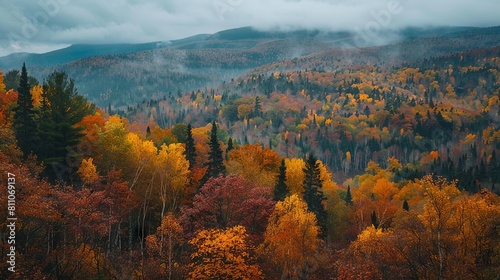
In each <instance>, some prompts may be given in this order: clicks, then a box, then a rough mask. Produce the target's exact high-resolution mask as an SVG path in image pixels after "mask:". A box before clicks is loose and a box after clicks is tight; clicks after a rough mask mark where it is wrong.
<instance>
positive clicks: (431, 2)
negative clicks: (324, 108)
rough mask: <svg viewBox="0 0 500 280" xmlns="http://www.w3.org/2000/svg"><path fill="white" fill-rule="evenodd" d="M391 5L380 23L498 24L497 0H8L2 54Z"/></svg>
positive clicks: (283, 22) (361, 23) (352, 23)
mask: <svg viewBox="0 0 500 280" xmlns="http://www.w3.org/2000/svg"><path fill="white" fill-rule="evenodd" d="M394 3H395V4H396V5H397V6H398V8H399V10H398V11H400V12H398V13H390V18H389V19H388V18H387V17H386V18H383V20H384V26H383V27H384V28H389V29H398V28H403V27H408V26H423V27H425V26H481V27H483V26H494V25H500V18H499V17H498V11H500V1H498V0H476V1H470V0H454V1H451V0H418V1H417V0H189V1H187V0H170V1H165V0H150V1H139V0H110V1H101V0H86V1H78V0H37V1H32V0H17V1H11V0H6V1H2V3H1V4H0V6H2V10H3V11H7V12H4V13H3V15H2V17H0V55H6V54H9V53H12V52H20V51H28V52H33V51H34V52H43V51H47V50H50V49H54V48H58V47H60V46H63V45H69V44H75V43H125V42H126V43H139V42H151V41H165V40H172V39H179V38H183V37H187V36H191V35H196V34H201V33H214V32H217V31H220V30H225V29H230V28H237V27H242V26H254V27H256V28H259V29H263V30H270V29H281V30H293V29H321V30H329V31H340V30H349V31H353V30H356V29H363V28H365V27H366V26H367V24H368V25H369V23H370V22H373V21H376V20H377V15H381V14H382V13H384V12H383V11H387V9H388V5H395V4H394ZM379 20H382V19H379ZM368 27H369V26H368Z"/></svg>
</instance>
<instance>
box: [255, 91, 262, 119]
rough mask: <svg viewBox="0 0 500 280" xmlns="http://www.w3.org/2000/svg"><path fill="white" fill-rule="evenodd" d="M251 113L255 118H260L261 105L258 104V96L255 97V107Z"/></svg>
mask: <svg viewBox="0 0 500 280" xmlns="http://www.w3.org/2000/svg"><path fill="white" fill-rule="evenodd" d="M253 111H254V116H255V117H260V116H262V105H261V104H260V98H259V97H258V96H256V97H255V106H254V110H253Z"/></svg>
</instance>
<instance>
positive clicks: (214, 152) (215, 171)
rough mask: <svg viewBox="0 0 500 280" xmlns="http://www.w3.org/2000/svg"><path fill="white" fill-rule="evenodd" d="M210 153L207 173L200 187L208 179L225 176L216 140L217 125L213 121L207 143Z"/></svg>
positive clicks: (219, 148)
mask: <svg viewBox="0 0 500 280" xmlns="http://www.w3.org/2000/svg"><path fill="white" fill-rule="evenodd" d="M208 146H209V147H210V151H209V152H208V162H207V163H206V164H205V166H207V167H208V168H207V171H206V172H205V175H204V176H203V178H202V185H203V184H204V183H206V182H207V181H208V179H210V178H217V177H219V176H221V175H222V176H225V175H226V167H225V166H224V157H223V156H222V149H221V147H220V144H219V140H218V139H217V124H216V123H215V121H213V123H212V131H211V133H210V142H209V143H208Z"/></svg>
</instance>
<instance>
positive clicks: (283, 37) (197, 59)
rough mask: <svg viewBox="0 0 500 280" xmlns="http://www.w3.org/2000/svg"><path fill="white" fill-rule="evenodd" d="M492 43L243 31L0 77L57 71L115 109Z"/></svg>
mask: <svg viewBox="0 0 500 280" xmlns="http://www.w3.org/2000/svg"><path fill="white" fill-rule="evenodd" d="M499 42H500V27H492V28H471V27H437V28H407V29H403V30H399V31H390V30H388V31H382V32H379V33H378V34H377V37H376V38H375V37H374V38H373V40H362V41H361V43H360V40H359V35H358V34H355V33H352V32H326V31H319V30H316V31H307V30H298V31H259V30H256V29H253V28H251V27H244V28H237V29H231V30H225V31H221V32H218V33H215V34H200V35H196V36H192V37H188V38H184V39H180V40H173V41H167V42H152V43H145V44H113V45H72V46H70V47H67V48H64V49H61V50H56V51H52V52H49V53H45V54H26V53H21V54H19V53H18V54H12V55H9V56H6V57H2V58H0V69H2V70H4V72H7V71H8V70H10V69H18V68H20V65H22V63H23V62H26V64H27V66H28V70H29V73H30V75H32V76H34V77H36V78H38V79H39V80H43V78H45V77H46V76H47V75H48V74H49V73H51V72H53V71H54V70H63V71H66V72H67V73H68V74H69V76H70V77H72V78H74V79H75V82H76V85H77V87H78V89H79V92H80V93H81V94H83V95H84V96H86V97H87V98H88V99H89V100H90V101H92V102H94V103H96V104H97V105H98V106H102V107H104V106H108V105H110V104H111V105H112V106H113V107H115V108H119V107H124V106H128V105H131V104H135V103H137V102H140V101H142V100H144V99H150V98H160V97H162V96H165V95H167V94H172V93H175V94H179V93H181V92H184V91H190V90H195V89H198V88H204V87H216V86H218V85H220V84H223V83H224V82H226V81H230V80H232V79H236V78H237V77H238V76H240V75H242V74H244V73H247V72H248V73H252V72H268V71H274V70H276V69H297V68H301V67H303V65H305V64H307V65H314V67H319V68H326V69H333V68H335V67H339V66H340V65H342V64H358V63H360V64H366V63H369V64H380V63H396V64H397V63H399V64H401V63H407V62H411V61H415V60H422V59H425V58H429V57H432V56H437V55H441V54H443V53H449V52H459V51H463V50H468V49H474V48H482V47H489V46H495V45H498V44H500V43H499Z"/></svg>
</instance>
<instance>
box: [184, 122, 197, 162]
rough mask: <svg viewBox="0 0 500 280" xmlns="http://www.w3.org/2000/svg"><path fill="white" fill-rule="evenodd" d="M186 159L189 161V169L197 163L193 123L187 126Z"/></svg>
mask: <svg viewBox="0 0 500 280" xmlns="http://www.w3.org/2000/svg"><path fill="white" fill-rule="evenodd" d="M185 154H186V159H187V160H188V161H189V170H193V167H194V165H195V163H196V146H195V145H194V139H193V128H192V127H191V124H188V126H187V136H186V151H185Z"/></svg>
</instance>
